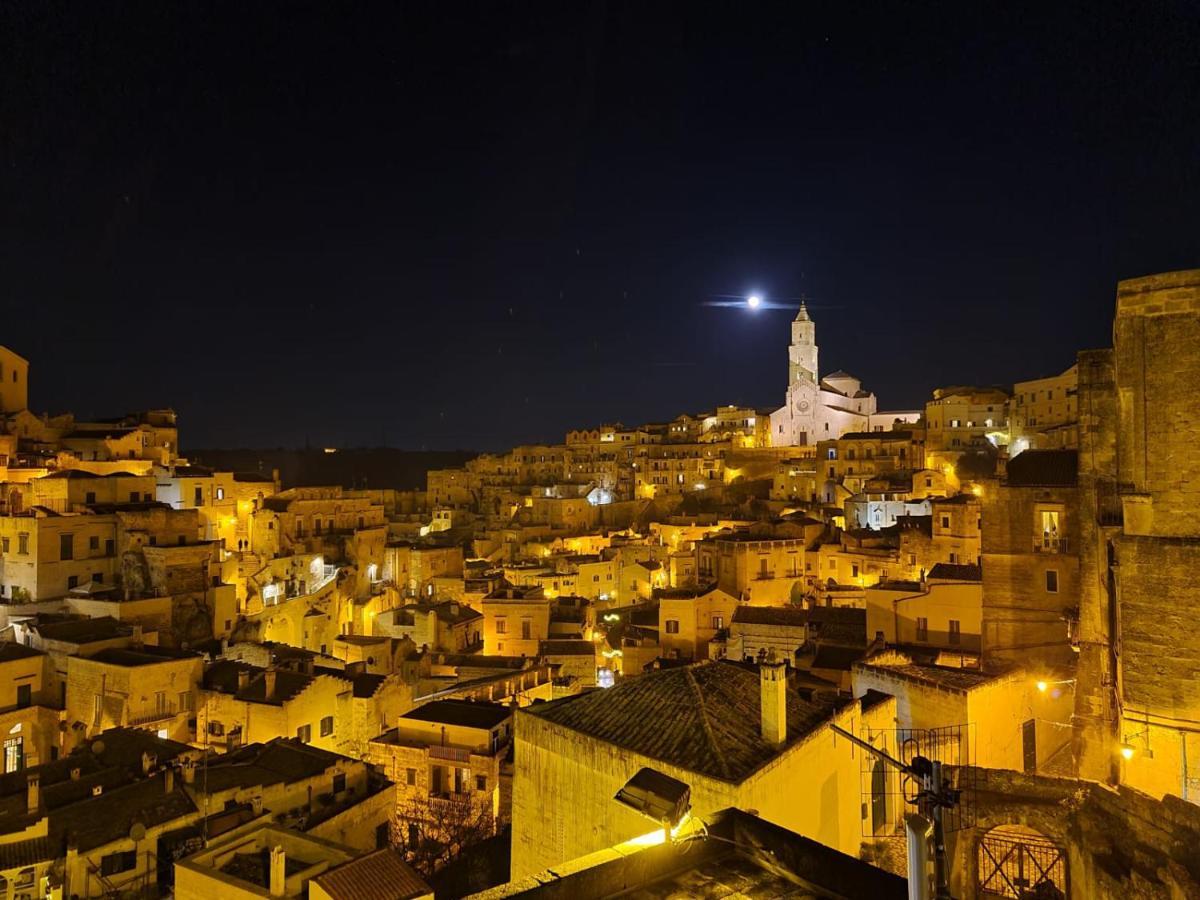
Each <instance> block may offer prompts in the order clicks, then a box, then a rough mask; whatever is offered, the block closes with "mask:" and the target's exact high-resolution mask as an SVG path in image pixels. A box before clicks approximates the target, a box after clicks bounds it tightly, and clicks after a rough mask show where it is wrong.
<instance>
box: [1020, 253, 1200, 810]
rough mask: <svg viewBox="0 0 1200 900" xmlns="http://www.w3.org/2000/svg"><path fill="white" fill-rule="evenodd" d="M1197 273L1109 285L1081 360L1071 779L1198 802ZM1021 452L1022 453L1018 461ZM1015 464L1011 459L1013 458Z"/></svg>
mask: <svg viewBox="0 0 1200 900" xmlns="http://www.w3.org/2000/svg"><path fill="white" fill-rule="evenodd" d="M1198 348H1200V271H1196V270H1193V271H1185V272H1169V273H1165V274H1161V275H1152V276H1149V277H1146V278H1135V279H1131V280H1128V281H1122V282H1121V283H1120V284H1119V285H1118V286H1117V306H1116V320H1115V323H1114V326H1113V347H1112V349H1110V350H1097V351H1089V352H1086V353H1081V354H1080V356H1079V369H1078V372H1079V397H1078V403H1079V416H1080V426H1079V430H1080V451H1079V462H1080V467H1079V495H1080V504H1081V508H1082V514H1081V516H1080V523H1081V524H1080V529H1079V552H1080V567H1081V571H1082V575H1081V578H1080V582H1079V610H1078V623H1077V625H1076V626H1075V633H1074V635H1073V637H1074V639H1075V642H1076V643H1077V645H1078V647H1079V666H1078V674H1077V681H1078V689H1077V698H1078V705H1077V707H1076V710H1075V719H1074V721H1075V723H1076V726H1077V729H1076V738H1077V740H1076V753H1077V757H1078V760H1079V767H1080V774H1081V775H1083V776H1085V777H1090V778H1096V779H1101V780H1108V781H1114V780H1119V781H1120V782H1122V783H1124V784H1128V785H1131V786H1133V787H1136V788H1138V789H1140V790H1143V791H1145V792H1147V793H1149V794H1151V795H1152V796H1156V797H1158V796H1162V795H1164V794H1174V795H1175V796H1177V797H1182V798H1184V799H1185V800H1190V801H1191V802H1193V803H1197V802H1200V680H1198V679H1197V677H1196V675H1197V672H1200V644H1198V643H1197V640H1196V637H1195V636H1196V633H1197V629H1196V621H1197V619H1198V618H1200V588H1197V586H1196V578H1195V572H1196V569H1197V566H1198V565H1200V518H1198V517H1197V515H1196V509H1197V502H1198V500H1200V441H1198V440H1197V427H1196V423H1197V421H1200V417H1198V416H1197V409H1198V406H1197V397H1196V385H1197V384H1200V349H1198ZM1024 455H1027V454H1022V456H1024ZM1020 458H1021V457H1018V458H1017V459H1018V460H1019V459H1020Z"/></svg>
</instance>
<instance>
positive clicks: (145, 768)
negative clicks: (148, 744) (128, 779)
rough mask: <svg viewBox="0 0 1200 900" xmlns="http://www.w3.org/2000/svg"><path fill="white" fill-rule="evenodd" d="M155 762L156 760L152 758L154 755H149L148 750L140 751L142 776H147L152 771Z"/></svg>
mask: <svg viewBox="0 0 1200 900" xmlns="http://www.w3.org/2000/svg"><path fill="white" fill-rule="evenodd" d="M155 762H156V760H155V758H154V754H153V753H150V752H149V751H148V750H143V751H142V774H143V775H149V774H150V773H151V772H152V771H153V770H154V763H155Z"/></svg>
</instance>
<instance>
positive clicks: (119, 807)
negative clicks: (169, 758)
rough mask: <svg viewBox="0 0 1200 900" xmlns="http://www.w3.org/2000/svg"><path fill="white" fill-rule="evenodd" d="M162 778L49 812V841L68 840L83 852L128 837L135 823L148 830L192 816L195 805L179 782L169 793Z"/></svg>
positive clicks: (148, 779)
mask: <svg viewBox="0 0 1200 900" xmlns="http://www.w3.org/2000/svg"><path fill="white" fill-rule="evenodd" d="M163 778H164V776H163V775H156V776H154V777H152V778H145V779H142V780H141V781H135V782H133V783H132V784H127V785H124V786H123V787H118V788H115V789H113V790H105V791H104V792H103V793H102V794H100V796H98V797H87V798H86V799H84V800H82V801H80V802H78V803H72V804H70V805H69V806H64V807H62V808H61V809H58V810H55V811H52V812H51V813H50V837H51V839H57V841H58V842H63V841H64V840H66V839H70V840H72V841H74V842H76V843H77V845H78V847H79V850H80V852H86V851H88V850H92V849H94V848H96V847H101V846H103V845H104V844H108V843H111V842H113V841H116V840H120V839H121V838H124V837H127V836H128V835H129V829H130V826H132V825H133V823H134V822H140V823H141V824H142V825H144V826H145V827H146V828H147V829H151V828H154V827H155V826H157V825H162V824H165V823H167V822H171V821H174V820H176V819H180V818H183V817H185V816H190V815H192V814H193V813H195V812H196V806H195V804H193V803H192V801H191V799H190V798H189V797H188V795H187V794H186V793H185V792H184V790H183V788H182V787H181V786H180V785H179V784H178V782H177V783H176V784H175V786H174V788H173V789H172V790H171V791H169V792H168V791H167V790H166V789H165V786H164V783H163Z"/></svg>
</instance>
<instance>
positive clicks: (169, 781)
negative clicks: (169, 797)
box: [163, 766, 175, 794]
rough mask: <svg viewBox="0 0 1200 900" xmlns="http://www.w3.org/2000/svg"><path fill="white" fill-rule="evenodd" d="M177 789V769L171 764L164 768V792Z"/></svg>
mask: <svg viewBox="0 0 1200 900" xmlns="http://www.w3.org/2000/svg"><path fill="white" fill-rule="evenodd" d="M173 790H175V770H174V769H173V768H171V767H170V766H166V767H165V768H164V769H163V793H164V794H169V793H171V792H172V791H173Z"/></svg>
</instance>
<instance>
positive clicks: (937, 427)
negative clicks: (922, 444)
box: [925, 386, 1009, 458]
mask: <svg viewBox="0 0 1200 900" xmlns="http://www.w3.org/2000/svg"><path fill="white" fill-rule="evenodd" d="M1008 403H1009V394H1008V391H1007V390H1006V389H1004V388H999V387H963V386H956V387H944V388H938V389H937V390H935V391H934V392H933V399H932V400H930V401H929V402H928V403H926V404H925V428H926V432H925V441H926V446H927V447H928V449H929V450H930V451H931V452H935V453H948V454H950V456H951V458H953V456H954V455H957V454H959V453H962V452H965V451H967V450H970V449H972V448H979V447H982V446H984V445H985V444H987V443H989V442H990V443H1007V435H1008ZM989 436H991V437H989Z"/></svg>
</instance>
